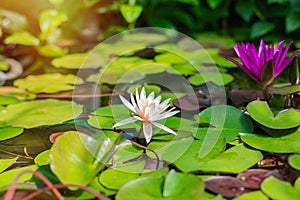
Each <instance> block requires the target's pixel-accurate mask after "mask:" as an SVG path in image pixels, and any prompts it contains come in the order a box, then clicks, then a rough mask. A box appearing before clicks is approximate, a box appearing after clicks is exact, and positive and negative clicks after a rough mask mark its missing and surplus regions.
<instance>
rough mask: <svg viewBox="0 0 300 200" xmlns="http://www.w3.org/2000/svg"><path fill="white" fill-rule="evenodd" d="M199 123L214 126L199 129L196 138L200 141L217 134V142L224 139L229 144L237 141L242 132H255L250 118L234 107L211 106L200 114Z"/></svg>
mask: <svg viewBox="0 0 300 200" xmlns="http://www.w3.org/2000/svg"><path fill="white" fill-rule="evenodd" d="M199 121H200V123H207V124H210V125H211V126H212V127H211V128H198V131H197V133H196V135H195V137H196V138H199V139H200V138H201V139H202V138H203V137H204V138H205V136H204V135H205V134H215V140H216V141H217V140H218V138H219V137H224V138H226V141H227V142H230V141H233V140H234V139H236V137H237V136H238V135H239V133H240V132H252V131H253V125H252V122H251V119H250V117H249V116H248V115H245V114H244V113H243V112H242V111H241V110H239V109H237V108H235V107H233V106H226V105H216V106H211V107H209V108H207V109H205V110H203V111H202V112H200V113H199ZM211 137H213V136H211Z"/></svg>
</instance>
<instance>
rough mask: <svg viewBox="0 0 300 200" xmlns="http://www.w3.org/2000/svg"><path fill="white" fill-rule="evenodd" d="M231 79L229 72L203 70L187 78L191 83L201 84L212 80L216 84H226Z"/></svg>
mask: <svg viewBox="0 0 300 200" xmlns="http://www.w3.org/2000/svg"><path fill="white" fill-rule="evenodd" d="M232 80H233V77H232V76H231V75H229V74H225V73H220V72H205V73H200V74H196V75H194V76H192V77H190V78H189V81H190V83H191V84H193V85H196V86H198V85H202V84H204V83H207V82H213V83H215V84H216V85H226V84H228V83H230V82H231V81H232Z"/></svg>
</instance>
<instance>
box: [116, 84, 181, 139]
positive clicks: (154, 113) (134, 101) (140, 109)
mask: <svg viewBox="0 0 300 200" xmlns="http://www.w3.org/2000/svg"><path fill="white" fill-rule="evenodd" d="M120 99H121V101H122V102H123V104H124V105H125V106H126V107H127V108H128V109H130V110H131V111H132V112H133V113H134V114H135V115H134V116H133V117H129V118H127V119H124V120H122V121H120V122H118V123H116V124H115V125H114V126H113V127H117V126H122V125H125V124H128V123H132V122H135V121H137V120H140V121H142V122H143V125H142V129H143V133H144V136H145V139H146V142H147V143H149V142H150V140H151V138H152V125H154V126H156V127H158V128H160V129H162V130H164V131H166V132H169V133H172V134H175V135H176V133H175V132H174V131H173V130H172V129H170V128H168V127H166V126H164V125H162V124H160V123H158V122H156V121H158V120H161V119H165V118H168V117H171V116H173V115H175V114H177V113H178V112H179V111H177V110H174V109H175V107H173V108H171V109H169V110H167V109H168V108H169V106H170V104H169V102H170V100H171V99H167V100H165V101H163V102H162V103H161V96H158V97H156V98H155V96H154V92H151V93H150V94H149V95H148V97H147V96H146V91H145V88H144V87H143V88H142V90H141V93H140V94H139V93H138V90H137V89H136V93H135V98H134V96H133V94H132V93H131V94H130V99H131V103H130V102H129V101H128V100H127V99H125V98H124V97H123V96H122V95H120Z"/></svg>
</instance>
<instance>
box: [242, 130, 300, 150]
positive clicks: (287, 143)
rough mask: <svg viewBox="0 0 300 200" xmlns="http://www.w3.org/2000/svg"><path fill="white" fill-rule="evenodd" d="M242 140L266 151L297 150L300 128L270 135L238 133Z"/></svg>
mask: <svg viewBox="0 0 300 200" xmlns="http://www.w3.org/2000/svg"><path fill="white" fill-rule="evenodd" d="M240 136H241V139H242V141H243V142H245V143H246V144H248V145H249V146H251V147H253V148H256V149H259V150H263V151H268V152H276V153H292V152H299V151H300V146H299V142H298V141H299V140H300V128H298V130H296V131H295V132H294V133H292V134H288V135H284V136H280V137H271V136H267V135H262V134H252V133H240Z"/></svg>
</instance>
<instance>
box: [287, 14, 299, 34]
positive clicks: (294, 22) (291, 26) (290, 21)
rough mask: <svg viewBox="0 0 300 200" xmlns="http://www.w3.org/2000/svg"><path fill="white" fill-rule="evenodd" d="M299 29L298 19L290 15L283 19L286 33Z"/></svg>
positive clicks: (295, 15) (296, 16) (294, 15)
mask: <svg viewBox="0 0 300 200" xmlns="http://www.w3.org/2000/svg"><path fill="white" fill-rule="evenodd" d="M299 28H300V17H299V16H298V15H297V14H295V13H291V14H289V15H288V16H287V17H286V18H285V31H286V33H291V32H294V31H296V30H297V29H299Z"/></svg>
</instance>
